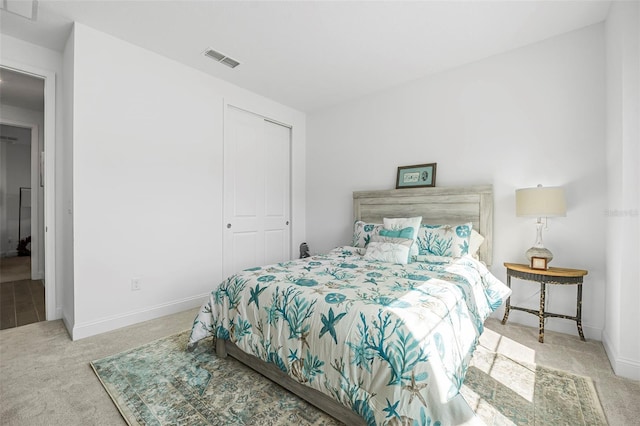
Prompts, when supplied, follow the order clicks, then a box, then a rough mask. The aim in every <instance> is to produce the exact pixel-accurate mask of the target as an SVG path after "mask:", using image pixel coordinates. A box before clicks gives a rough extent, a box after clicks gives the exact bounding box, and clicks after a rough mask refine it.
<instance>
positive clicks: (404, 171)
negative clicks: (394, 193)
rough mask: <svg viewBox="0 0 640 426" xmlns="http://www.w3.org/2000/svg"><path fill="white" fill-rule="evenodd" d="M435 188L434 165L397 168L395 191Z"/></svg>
mask: <svg viewBox="0 0 640 426" xmlns="http://www.w3.org/2000/svg"><path fill="white" fill-rule="evenodd" d="M428 186H436V163H429V164H417V165H415V166H403V167H398V178H397V180H396V189H400V188H425V187H428Z"/></svg>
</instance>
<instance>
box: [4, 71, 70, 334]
mask: <svg viewBox="0 0 640 426" xmlns="http://www.w3.org/2000/svg"><path fill="white" fill-rule="evenodd" d="M0 66H2V67H3V68H6V69H9V70H11V71H14V72H19V73H22V74H27V75H31V76H33V77H36V78H41V79H43V80H44V128H43V129H42V132H43V138H44V147H43V149H44V154H43V156H44V161H42V163H44V171H43V178H44V183H45V185H44V218H43V219H44V253H40V255H41V256H45V255H46V256H45V258H44V260H45V262H44V282H45V312H46V318H47V321H51V320H54V319H58V318H60V317H61V315H60V313H59V312H58V304H57V297H56V294H57V292H56V287H57V286H56V162H55V158H56V155H55V154H56V143H55V140H56V73H55V71H51V70H46V69H42V68H38V67H34V66H31V65H27V64H22V63H18V62H15V61H12V60H9V59H6V58H0ZM0 120H2V121H5V120H3V118H2V117H0ZM6 121H9V120H6ZM31 137H32V139H33V134H32V135H31ZM31 154H32V156H33V152H32V153H31ZM36 155H38V160H37V162H38V173H39V170H40V165H41V160H40V150H39V149H38V150H37V151H36ZM32 158H33V157H32ZM32 173H33V170H32ZM32 176H33V174H32ZM38 178H39V175H38ZM38 185H39V182H38ZM33 192H34V191H31V194H32V195H31V196H32V197H33Z"/></svg>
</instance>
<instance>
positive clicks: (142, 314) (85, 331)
mask: <svg viewBox="0 0 640 426" xmlns="http://www.w3.org/2000/svg"><path fill="white" fill-rule="evenodd" d="M208 297H209V293H205V294H200V295H197V296H192V297H188V298H186V299H181V300H175V301H173V302H168V303H163V304H160V305H156V306H152V307H150V308H147V309H143V310H141V311H134V312H128V313H125V314H120V315H114V316H111V317H106V318H102V319H99V320H96V321H91V322H88V323H84V324H78V323H76V324H75V325H74V327H73V330H72V332H71V340H78V339H84V338H85V337H90V336H95V335H97V334H101V333H106V332H107V331H112V330H116V329H118V328H122V327H126V326H128V325H133V324H138V323H140V322H143V321H149V320H152V319H156V318H160V317H164V316H167V315H171V314H175V313H178V312H182V311H186V310H188V309H193V308H197V307H199V306H202V304H203V303H204V302H205V301H206V300H207V298H208ZM65 324H67V326H68V321H65ZM67 329H68V330H71V329H70V328H67Z"/></svg>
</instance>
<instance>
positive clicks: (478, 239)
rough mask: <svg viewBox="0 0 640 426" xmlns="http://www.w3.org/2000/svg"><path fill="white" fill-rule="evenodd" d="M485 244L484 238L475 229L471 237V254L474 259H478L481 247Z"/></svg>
mask: <svg viewBox="0 0 640 426" xmlns="http://www.w3.org/2000/svg"><path fill="white" fill-rule="evenodd" d="M483 242H484V237H483V236H482V235H481V234H480V233H479V232H478V231H476V230H475V229H472V230H471V237H469V254H470V255H471V256H472V257H473V258H474V259H478V258H479V256H478V250H480V246H481V245H482V243H483Z"/></svg>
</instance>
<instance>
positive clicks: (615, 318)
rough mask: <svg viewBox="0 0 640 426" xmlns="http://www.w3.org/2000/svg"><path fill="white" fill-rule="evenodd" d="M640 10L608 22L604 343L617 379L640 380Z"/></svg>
mask: <svg viewBox="0 0 640 426" xmlns="http://www.w3.org/2000/svg"><path fill="white" fill-rule="evenodd" d="M639 26H640V5H639V4H638V3H637V2H614V3H613V4H612V6H611V10H610V12H609V17H608V18H607V22H606V33H605V34H606V51H607V68H606V73H607V78H606V81H607V135H606V140H607V153H606V154H607V156H606V161H607V191H608V200H607V209H606V212H605V213H606V214H605V217H606V229H607V240H606V249H607V265H606V266H607V287H606V294H605V296H606V321H605V330H604V333H603V343H604V345H605V349H606V350H607V354H608V356H609V359H610V360H611V365H612V367H613V369H614V371H615V372H616V374H619V375H622V376H625V377H629V378H633V379H635V380H640V334H639V333H638V325H639V324H640V310H639V309H638V306H640V263H639V262H638V259H640V246H639V244H640V226H638V220H639V219H640V172H639V171H638V169H639V167H640V146H639V145H640V142H639V139H640V123H639V121H640V118H639V117H640V108H639V104H640V64H639V63H640V53H639V49H640V42H639V39H640V32H639V31H640V30H639V29H638V28H639Z"/></svg>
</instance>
